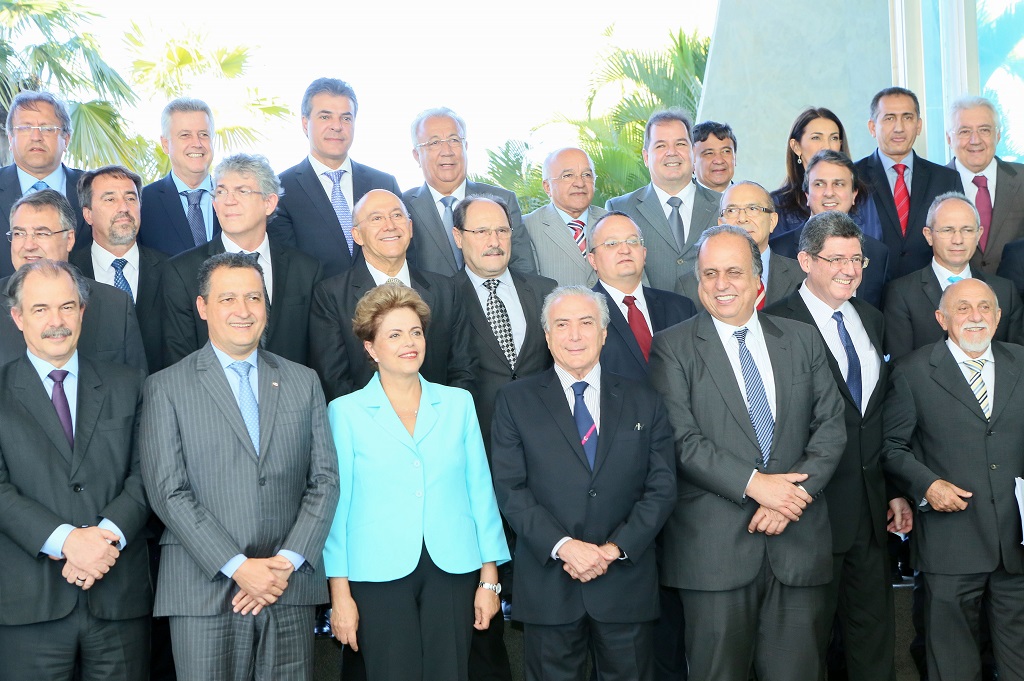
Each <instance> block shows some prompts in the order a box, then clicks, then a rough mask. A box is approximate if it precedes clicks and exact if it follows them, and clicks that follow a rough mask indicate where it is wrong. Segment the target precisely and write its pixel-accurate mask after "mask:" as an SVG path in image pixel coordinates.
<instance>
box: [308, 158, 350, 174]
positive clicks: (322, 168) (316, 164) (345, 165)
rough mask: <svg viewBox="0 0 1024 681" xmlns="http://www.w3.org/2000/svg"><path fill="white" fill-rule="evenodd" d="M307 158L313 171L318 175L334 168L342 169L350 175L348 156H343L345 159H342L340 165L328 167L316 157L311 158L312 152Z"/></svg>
mask: <svg viewBox="0 0 1024 681" xmlns="http://www.w3.org/2000/svg"><path fill="white" fill-rule="evenodd" d="M307 158H308V159H309V165H311V166H313V171H314V172H315V173H316V174H317V175H318V176H319V175H323V174H324V173H331V172H334V171H335V170H344V171H345V172H346V173H348V174H349V176H351V175H352V159H351V158H350V157H348V156H346V157H345V160H344V161H342V162H341V165H340V166H338V167H337V168H330V167H328V166H327V165H325V164H323V163H321V162H320V161H318V160H317V159H315V158H313V154H310V155H309V156H308V157H307Z"/></svg>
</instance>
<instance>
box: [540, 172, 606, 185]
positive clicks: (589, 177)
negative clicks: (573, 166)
mask: <svg viewBox="0 0 1024 681" xmlns="http://www.w3.org/2000/svg"><path fill="white" fill-rule="evenodd" d="M548 179H551V180H558V181H559V182H572V183H574V184H575V182H576V180H583V182H584V184H592V183H593V182H594V180H596V179H597V175H595V174H594V173H593V172H591V171H589V170H584V171H583V172H582V173H580V174H579V175H577V174H576V173H562V174H561V175H559V176H558V177H552V178H548Z"/></svg>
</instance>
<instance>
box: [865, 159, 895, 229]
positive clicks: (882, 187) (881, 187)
mask: <svg viewBox="0 0 1024 681" xmlns="http://www.w3.org/2000/svg"><path fill="white" fill-rule="evenodd" d="M879 153H880V152H879V151H878V150H877V149H876V150H875V153H873V154H872V155H871V156H869V157H868V167H869V168H870V177H871V189H872V192H873V193H874V195H875V207H876V208H878V212H879V214H880V215H882V216H883V217H884V219H883V224H884V226H885V227H887V228H888V229H889V230H890V231H891V232H893V236H895V237H896V238H897V239H899V240H901V241H902V240H903V235H902V234H901V233H900V218H899V216H898V215H897V214H896V199H894V198H893V196H892V187H890V186H889V178H888V177H887V176H886V173H885V167H884V166H883V165H882V159H881V157H880V156H879Z"/></svg>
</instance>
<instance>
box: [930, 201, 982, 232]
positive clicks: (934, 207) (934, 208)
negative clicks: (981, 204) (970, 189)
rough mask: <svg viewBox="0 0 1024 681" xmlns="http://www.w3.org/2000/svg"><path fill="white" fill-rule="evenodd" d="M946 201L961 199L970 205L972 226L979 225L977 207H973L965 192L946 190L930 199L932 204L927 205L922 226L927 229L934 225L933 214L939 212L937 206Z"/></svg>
mask: <svg viewBox="0 0 1024 681" xmlns="http://www.w3.org/2000/svg"><path fill="white" fill-rule="evenodd" d="M946 201H963V202H964V203H966V204H967V205H968V206H970V207H971V212H972V213H974V226H975V227H981V216H980V215H978V209H977V208H975V207H974V204H973V203H972V202H971V200H970V199H969V198H967V196H966V195H965V194H961V193H960V192H946V193H945V194H939V195H938V196H936V197H935V200H934V201H932V205H930V206H928V215H926V216H925V219H924V226H925V227H927V228H928V229H933V225H935V214H936V213H938V212H939V208H940V207H941V206H942V204H944V203H945V202H946Z"/></svg>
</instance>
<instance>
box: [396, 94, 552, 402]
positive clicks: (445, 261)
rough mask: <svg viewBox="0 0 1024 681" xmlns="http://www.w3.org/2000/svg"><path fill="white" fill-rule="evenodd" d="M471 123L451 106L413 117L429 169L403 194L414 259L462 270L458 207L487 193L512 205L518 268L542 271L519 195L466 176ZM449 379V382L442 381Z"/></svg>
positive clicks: (419, 153)
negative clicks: (413, 231)
mask: <svg viewBox="0 0 1024 681" xmlns="http://www.w3.org/2000/svg"><path fill="white" fill-rule="evenodd" d="M467 145H468V142H467V141H466V122H465V121H463V120H462V118H460V117H459V115H458V114H456V113H455V112H454V111H452V110H451V109H449V108H447V107H439V108H436V109H427V110H426V111H423V112H421V113H420V114H419V115H418V116H416V119H415V120H414V121H413V122H412V157H413V158H414V159H415V160H416V162H417V163H418V164H419V166H420V170H421V171H423V179H424V180H425V182H424V183H423V186H421V187H416V188H415V189H410V190H408V191H407V192H405V193H404V194H402V201H404V202H405V205H406V207H407V208H408V210H409V216H410V217H411V218H412V222H413V224H414V225H416V237H415V238H414V239H413V240H412V243H411V244H410V246H409V262H410V263H411V264H412V265H413V266H414V267H416V268H417V269H419V270H426V271H428V272H436V273H438V274H443V275H444V276H446V277H450V276H452V275H454V274H455V273H456V272H458V271H459V270H460V269H462V265H463V259H462V252H461V251H459V247H458V246H457V245H456V244H455V236H454V235H453V234H452V228H453V227H454V217H453V216H454V211H455V208H456V206H458V203H459V201H462V200H463V199H465V198H466V197H467V196H474V195H478V194H487V195H490V196H497V197H498V198H500V199H502V200H503V201H504V202H505V203H506V204H508V209H509V215H510V216H511V218H512V223H511V225H510V226H511V227H512V247H513V248H512V260H511V261H510V262H509V267H510V268H511V269H513V270H515V271H517V272H525V273H528V274H536V273H537V265H536V262H535V261H534V255H533V244H532V243H530V235H529V233H527V231H526V230H525V229H523V217H522V212H521V211H520V210H519V200H518V199H517V198H516V195H515V194H513V193H512V192H510V191H508V190H507V189H502V188H501V187H495V186H494V185H490V184H486V183H484V182H471V181H469V180H467V179H466V147H467ZM442 382H443V381H442Z"/></svg>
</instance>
